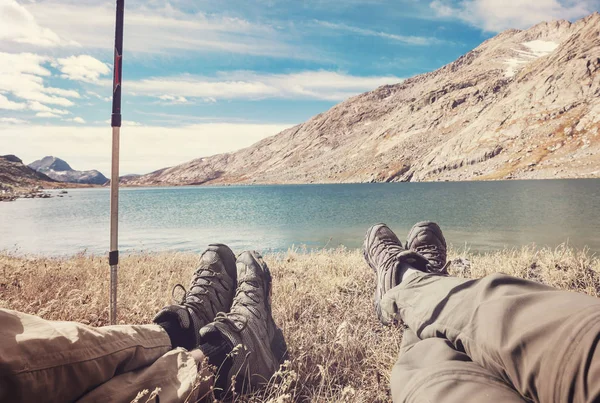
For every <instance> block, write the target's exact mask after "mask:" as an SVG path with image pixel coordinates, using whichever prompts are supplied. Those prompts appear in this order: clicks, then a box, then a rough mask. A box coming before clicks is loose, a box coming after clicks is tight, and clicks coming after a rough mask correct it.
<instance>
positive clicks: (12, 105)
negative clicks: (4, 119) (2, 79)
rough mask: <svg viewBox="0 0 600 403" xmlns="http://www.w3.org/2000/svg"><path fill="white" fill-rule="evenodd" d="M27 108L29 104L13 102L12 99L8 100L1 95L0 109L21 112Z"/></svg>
mask: <svg viewBox="0 0 600 403" xmlns="http://www.w3.org/2000/svg"><path fill="white" fill-rule="evenodd" d="M25 108H27V104H23V103H20V102H13V101H11V100H10V99H8V98H6V97H5V96H4V95H2V94H0V109H6V110H9V111H19V110H23V109H25Z"/></svg>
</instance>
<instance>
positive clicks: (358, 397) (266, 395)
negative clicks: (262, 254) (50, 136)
mask: <svg viewBox="0 0 600 403" xmlns="http://www.w3.org/2000/svg"><path fill="white" fill-rule="evenodd" d="M451 258H453V259H454V260H455V262H456V263H454V264H453V266H451V271H453V274H455V275H459V276H466V277H482V276H485V275H486V274H489V273H493V272H497V271H502V272H504V273H507V274H511V275H514V276H519V277H525V278H529V279H533V280H536V281H541V282H544V283H546V284H549V285H552V286H555V287H558V288H562V289H567V290H577V291H581V292H585V293H587V294H590V295H595V296H598V295H599V294H600V261H599V259H598V258H596V257H594V256H591V255H590V254H589V253H588V252H587V251H585V250H583V251H581V250H573V249H570V248H567V247H560V248H557V249H555V250H547V249H546V250H535V249H533V248H523V249H519V250H504V251H500V252H496V253H491V254H485V255H476V254H471V253H469V252H468V251H464V252H457V251H453V252H452V253H451ZM197 261H198V256H197V255H193V254H179V253H169V254H139V255H134V256H128V257H124V258H122V262H121V268H120V288H119V298H120V301H119V310H120V319H121V323H135V324H140V323H148V322H149V321H150V320H151V319H152V317H153V315H154V314H155V312H156V311H157V310H158V309H159V308H160V307H162V306H164V305H166V304H169V303H171V289H172V287H173V286H174V285H175V284H176V283H179V282H180V283H183V284H187V282H188V281H189V279H190V277H191V273H192V271H193V269H194V267H195V265H196V263H197ZM266 261H267V263H268V264H269V267H270V268H271V271H272V273H273V277H274V280H273V281H274V291H273V306H274V307H273V310H274V315H275V319H276V321H277V323H278V324H279V325H280V326H281V327H282V328H283V331H284V334H285V335H286V338H287V344H288V347H289V349H290V356H291V361H290V363H289V366H288V367H287V368H285V369H284V370H283V371H282V372H283V374H282V376H281V377H280V378H279V380H278V381H277V382H274V383H273V384H272V385H270V386H269V387H268V388H266V389H264V390H262V391H260V392H257V393H256V394H255V395H252V396H247V397H245V398H243V399H242V400H244V401H267V400H270V401H273V402H287V401H315V402H323V401H352V402H384V401H389V400H390V395H389V392H388V381H389V370H390V368H391V366H392V364H393V363H394V361H395V359H396V355H397V353H398V349H399V346H400V341H401V338H402V329H399V328H394V329H392V328H384V327H382V326H381V325H380V324H379V323H378V322H377V319H376V318H375V316H374V311H373V306H372V300H371V297H372V292H373V281H374V280H373V275H372V273H371V272H370V271H369V269H368V268H367V266H366V264H365V263H364V261H363V259H362V256H361V254H360V252H359V251H358V250H346V249H336V250H327V251H318V252H310V253H307V252H306V251H302V250H290V251H288V252H287V253H283V254H278V255H268V256H266ZM108 281H109V276H108V268H107V265H106V259H105V258H104V257H96V256H83V255H78V256H74V257H71V258H62V259H52V258H34V257H22V256H15V255H11V254H10V253H7V252H0V307H1V308H10V309H15V310H19V311H23V312H27V313H32V314H36V315H40V316H42V317H44V318H46V319H59V320H74V321H80V322H84V323H88V324H91V325H94V326H101V325H104V324H106V322H107V319H108V311H107V301H108V293H107V290H108Z"/></svg>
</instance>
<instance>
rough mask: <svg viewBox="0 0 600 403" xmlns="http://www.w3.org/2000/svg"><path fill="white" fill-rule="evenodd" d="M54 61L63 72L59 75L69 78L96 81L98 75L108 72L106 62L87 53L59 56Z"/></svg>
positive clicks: (108, 68)
mask: <svg viewBox="0 0 600 403" xmlns="http://www.w3.org/2000/svg"><path fill="white" fill-rule="evenodd" d="M56 63H57V65H58V69H59V70H60V71H61V73H63V74H62V76H61V77H62V78H67V79H69V80H75V81H86V82H96V81H98V79H99V78H100V76H104V75H107V74H108V73H110V67H109V66H108V65H107V64H106V63H103V62H101V61H100V60H98V59H96V58H94V57H92V56H88V55H80V56H70V57H65V58H61V59H57V60H56Z"/></svg>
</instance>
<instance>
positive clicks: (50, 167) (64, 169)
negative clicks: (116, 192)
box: [29, 156, 108, 185]
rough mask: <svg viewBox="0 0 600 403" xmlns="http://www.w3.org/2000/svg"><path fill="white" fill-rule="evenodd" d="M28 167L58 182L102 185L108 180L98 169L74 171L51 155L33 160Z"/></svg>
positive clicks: (64, 162)
mask: <svg viewBox="0 0 600 403" xmlns="http://www.w3.org/2000/svg"><path fill="white" fill-rule="evenodd" d="M29 167H30V168H31V169H34V170H36V171H37V172H40V173H43V174H45V175H47V176H49V177H50V178H52V179H54V180H56V181H59V182H68V183H83V184H89V185H104V184H105V183H106V182H107V181H108V178H107V177H106V176H104V175H103V174H102V173H101V172H100V171H97V170H91V171H76V170H74V169H73V168H71V166H70V165H69V164H68V163H67V162H66V161H64V160H61V159H60V158H56V157H52V156H48V157H44V158H42V159H41V160H37V161H34V162H32V163H31V164H29Z"/></svg>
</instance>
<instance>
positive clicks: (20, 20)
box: [0, 0, 75, 47]
mask: <svg viewBox="0 0 600 403" xmlns="http://www.w3.org/2000/svg"><path fill="white" fill-rule="evenodd" d="M0 41H5V42H15V43H19V44H28V45H34V46H39V47H55V46H63V45H68V44H70V45H75V43H74V42H66V41H64V40H63V39H61V38H60V37H59V36H58V35H57V34H56V33H55V32H54V31H52V30H51V29H48V28H43V27H41V26H40V25H39V24H38V23H37V22H36V20H35V18H34V16H33V15H31V13H30V12H29V11H27V9H26V8H25V7H24V6H22V5H20V4H19V3H17V2H16V1H14V0H0Z"/></svg>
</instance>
